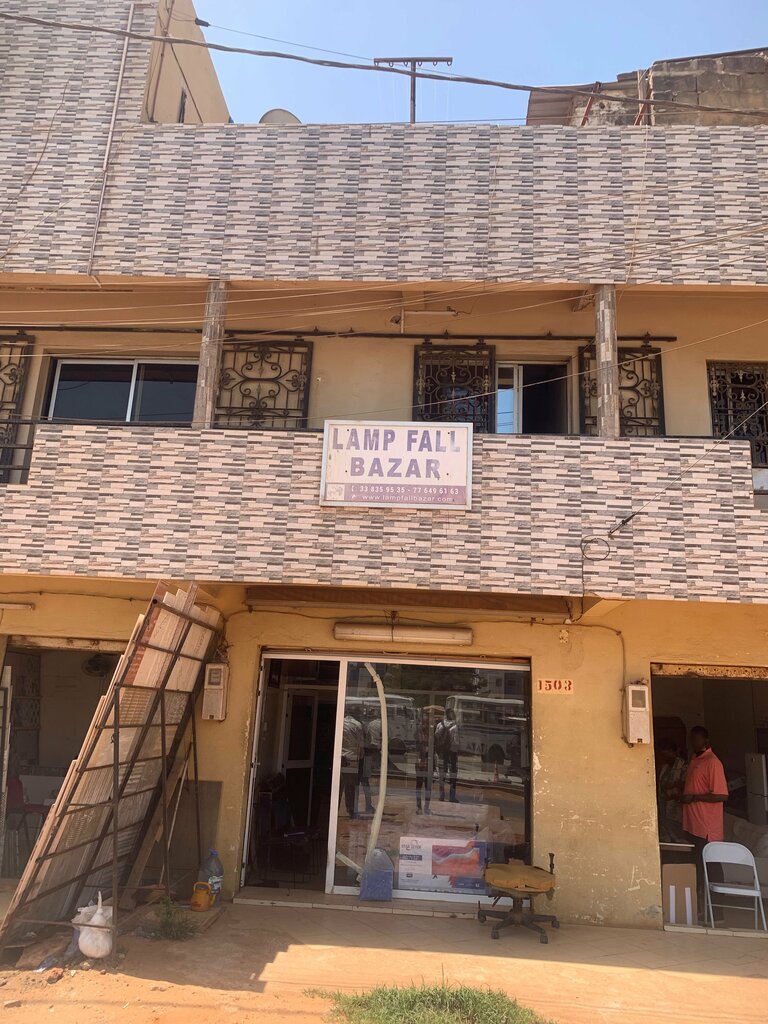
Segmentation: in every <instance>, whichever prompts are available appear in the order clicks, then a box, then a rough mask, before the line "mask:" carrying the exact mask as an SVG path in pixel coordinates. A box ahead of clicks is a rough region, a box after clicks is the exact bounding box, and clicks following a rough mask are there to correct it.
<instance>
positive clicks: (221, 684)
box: [202, 663, 229, 722]
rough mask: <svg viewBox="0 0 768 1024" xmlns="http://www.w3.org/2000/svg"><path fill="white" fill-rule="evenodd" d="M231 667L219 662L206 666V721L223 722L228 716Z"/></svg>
mask: <svg viewBox="0 0 768 1024" xmlns="http://www.w3.org/2000/svg"><path fill="white" fill-rule="evenodd" d="M228 690H229V667H228V666H227V665H222V664H219V663H214V664H212V665H206V666H205V682H204V684H203V714H202V717H203V719H204V720H205V721H210V722H223V721H224V719H225V718H226V717H227V694H228Z"/></svg>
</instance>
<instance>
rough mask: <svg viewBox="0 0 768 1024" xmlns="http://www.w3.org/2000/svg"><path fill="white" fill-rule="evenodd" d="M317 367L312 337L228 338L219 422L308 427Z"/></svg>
mask: <svg viewBox="0 0 768 1024" xmlns="http://www.w3.org/2000/svg"><path fill="white" fill-rule="evenodd" d="M311 370H312V342H311V341H302V340H296V341H292V342H276V341H236V342H228V343H226V344H225V345H224V350H223V352H222V361H221V373H220V375H219V390H218V395H217V397H216V419H215V422H216V426H217V427H240V428H244V429H251V430H253V429H287V430H306V427H307V416H308V413H309V379H310V373H311Z"/></svg>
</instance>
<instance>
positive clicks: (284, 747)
mask: <svg viewBox="0 0 768 1024" xmlns="http://www.w3.org/2000/svg"><path fill="white" fill-rule="evenodd" d="M297 696H304V697H310V698H311V700H312V739H311V743H310V756H309V757H308V758H300V759H299V760H298V761H294V762H291V764H290V765H289V763H288V750H289V747H290V733H291V728H290V726H291V716H292V714H293V702H294V700H295V698H296V697H297ZM319 703H320V700H319V698H318V696H317V694H316V693H315V692H314V691H312V692H310V688H309V687H306V686H294V685H292V684H289V685H288V686H286V688H285V690H284V691H283V699H282V702H281V705H280V722H281V728H280V742H279V744H278V748H277V750H278V754H277V763H278V764H279V765H280V770H281V771H282V773H283V776H284V777H285V779H286V782H287V781H288V777H287V775H286V772H287V771H288V769H289V768H309V794H308V796H307V817H310V816H311V813H312V784H313V782H314V779H315V748H316V740H317V735H316V733H317V706H318V704H319ZM306 824H307V825H309V821H307V822H306ZM301 827H303V826H301Z"/></svg>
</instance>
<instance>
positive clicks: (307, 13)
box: [196, 0, 768, 123]
mask: <svg viewBox="0 0 768 1024" xmlns="http://www.w3.org/2000/svg"><path fill="white" fill-rule="evenodd" d="M196 7H197V12H198V16H199V17H201V18H204V19H205V20H206V21H209V22H211V25H212V26H214V25H215V26H220V27H218V28H214V27H211V28H206V29H204V32H205V35H206V38H207V39H208V40H209V41H210V42H217V43H225V44H228V45H234V46H246V47H252V48H254V49H265V50H281V51H289V52H293V53H298V54H302V55H305V56H313V57H315V56H316V57H321V58H322V57H328V58H330V59H332V60H354V59H355V58H347V57H339V56H336V55H334V54H322V53H315V52H313V51H311V50H308V49H302V48H301V47H299V46H297V45H296V44H302V45H303V46H304V47H310V46H311V47H322V48H325V49H328V50H339V51H346V52H347V53H349V54H355V55H356V56H357V57H364V58H368V59H370V58H374V57H390V56H441V57H442V56H446V57H453V59H454V61H453V67H452V68H451V69H450V71H451V73H454V74H460V75H473V76H476V77H483V78H494V79H501V80H503V81H507V82H519V83H522V84H531V85H573V84H577V83H586V82H595V81H604V82H605V81H612V80H615V78H616V75H617V74H618V73H620V72H625V71H635V70H638V69H642V68H646V67H648V66H649V65H650V64H651V63H652V62H653V61H656V60H662V59H664V58H671V57H683V56H691V55H694V54H703V53H715V52H723V51H727V50H742V49H749V48H752V47H757V46H764V45H765V46H768V3H767V2H766V0H644V2H643V3H642V4H641V5H634V4H630V3H628V2H622V0H590V2H585V3H575V2H573V0H539V2H538V3H536V2H533V3H531V2H526V3H521V2H519V0H385V2H379V3H375V4H374V3H372V2H370V0H369V2H362V0H281V2H280V3H276V2H274V0H273V2H259V0H196ZM224 29H227V30H233V29H236V30H238V34H236V33H235V32H233V31H224ZM241 32H249V33H256V34H258V35H260V36H272V37H275V38H277V39H281V40H286V41H289V42H290V43H291V44H293V45H289V42H281V43H276V42H271V41H268V40H265V39H257V38H249V37H248V36H244V35H240V34H239V33H241ZM213 57H214V61H215V63H216V67H217V70H218V73H219V77H220V79H221V82H222V85H223V88H224V93H225V96H226V98H227V102H228V104H229V108H230V111H231V113H232V117H233V120H235V121H237V122H241V123H242V122H245V123H254V122H257V121H258V120H259V118H260V117H261V115H262V114H263V113H264V112H265V111H267V110H269V109H271V108H273V107H284V108H287V109H288V110H290V111H292V112H293V113H294V114H295V115H296V116H297V117H298V118H299V119H300V120H301V121H303V122H305V123H309V122H314V123H348V122H379V121H406V120H407V119H408V107H409V82H408V79H406V78H403V79H401V78H400V77H398V76H395V75H383V74H377V73H374V72H367V71H342V70H337V69H329V68H321V67H312V66H306V65H301V64H297V63H295V62H293V61H284V60H274V59H268V58H258V57H249V56H243V55H233V54H221V53H219V54H216V53H214V55H213ZM429 69H430V70H432V69H431V66H430V67H429ZM417 90H418V94H417V118H418V120H425V121H463V120H470V121H475V120H477V121H480V120H502V119H504V120H506V119H518V120H519V119H520V118H522V117H524V115H525V108H526V103H527V97H526V95H525V94H522V93H512V92H507V91H504V90H500V89H492V88H486V87H481V86H469V85H459V84H449V83H445V84H443V83H442V82H420V83H419V84H418V86H417Z"/></svg>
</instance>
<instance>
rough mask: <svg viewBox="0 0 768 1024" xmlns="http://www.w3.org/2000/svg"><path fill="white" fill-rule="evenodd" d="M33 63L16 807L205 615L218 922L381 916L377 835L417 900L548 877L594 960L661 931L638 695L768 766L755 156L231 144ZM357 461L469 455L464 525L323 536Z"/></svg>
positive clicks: (5, 417)
mask: <svg viewBox="0 0 768 1024" xmlns="http://www.w3.org/2000/svg"><path fill="white" fill-rule="evenodd" d="M6 6H7V8H8V9H9V10H10V11H11V12H14V11H15V12H16V13H18V14H26V13H28V12H29V4H21V3H18V4H16V3H11V4H9V5H6ZM33 6H34V9H35V15H36V16H38V17H40V18H42V19H43V20H48V21H51V22H55V21H57V19H58V18H60V17H61V16H60V15H59V12H58V8H59V5H57V4H54V3H52V2H45V0H40V2H38V3H35V4H34V5H33ZM83 6H84V7H85V8H87V11H85V12H83V11H81V15H82V16H83V17H82V18H81V20H85V14H87V15H88V17H89V18H91V19H92V23H93V24H94V25H95V26H103V27H110V28H117V29H121V30H122V29H125V27H126V26H127V25H128V24H130V25H131V26H132V27H131V31H132V32H134V33H135V35H136V36H138V37H141V36H147V35H152V34H154V32H155V26H156V24H157V25H159V26H160V29H159V30H160V32H161V33H163V32H165V31H170V32H171V34H172V35H180V34H181V31H182V30H181V27H180V26H182V25H187V26H189V21H188V20H186V19H187V17H188V15H189V8H188V7H187V5H186V4H185V5H181V4H177V13H178V11H179V10H182V8H183V10H182V14H183V15H184V19H180V20H179V21H178V23H176V22H174V20H173V14H174V12H173V10H170V9H169V7H168V5H167V4H165V5H163V6H162V9H161V10H157V9H156V7H155V6H154V5H139V4H135V5H134V4H129V3H127V2H123V0H114V2H111V3H109V4H104V3H103V2H102V3H99V4H97V3H95V2H91V0H88V2H87V3H85V5H81V7H83ZM169 17H170V19H171V20H170V21H169V20H168V19H169ZM158 19H159V21H158ZM0 24H1V25H2V31H3V34H4V36H5V43H6V45H5V46H4V47H3V55H4V56H3V61H4V62H5V61H7V65H6V64H5V63H4V65H3V73H2V77H1V78H0V90H2V92H3V95H2V97H0V99H2V102H1V103H0V131H2V136H3V146H2V152H3V154H4V156H3V158H2V162H1V163H0V171H1V174H0V202H1V203H2V204H3V206H4V207H6V208H7V209H9V210H11V211H12V215H11V216H8V217H6V218H4V219H3V222H2V223H0V289H1V290H0V323H2V329H1V333H2V338H0V352H2V360H1V362H2V367H1V368H0V381H1V382H2V388H3V389H4V390H3V391H2V392H0V398H2V404H0V415H2V422H3V430H4V434H3V438H2V471H1V472H2V481H3V482H2V490H1V491H0V507H1V508H2V516H0V544H1V545H2V550H3V552H4V556H3V559H2V566H1V570H0V606H2V608H3V612H2V616H3V617H2V620H1V621H0V632H1V633H2V645H3V648H4V649H5V652H6V663H7V664H9V665H10V666H11V668H12V670H13V675H14V678H16V679H17V683H16V684H15V693H16V694H17V699H18V700H25V701H27V703H26V704H24V705H23V707H22V705H21V704H20V705H19V710H18V714H17V715H16V718H15V719H14V721H15V722H16V727H17V733H16V738H15V739H13V738H12V749H11V754H12V757H11V761H12V764H11V768H12V771H15V772H16V774H17V775H23V776H24V777H25V779H27V780H28V779H29V778H34V777H35V776H36V775H39V776H40V777H42V778H45V779H46V780H49V779H55V776H56V771H58V770H59V769H60V768H65V767H66V762H67V760H68V759H69V758H71V757H73V756H75V754H76V752H77V749H78V736H79V735H80V734H81V733H83V732H84V731H85V728H86V727H87V721H88V717H89V714H90V713H91V711H90V708H92V706H93V697H90V698H86V697H85V696H84V694H85V692H86V685H87V684H86V681H85V680H86V678H90V679H93V678H94V676H95V677H97V678H98V677H99V676H100V675H106V674H107V672H108V670H109V662H108V659H109V658H110V657H112V656H113V655H114V654H115V653H117V652H119V651H120V650H121V648H122V646H124V645H125V643H126V641H127V639H128V637H129V635H130V632H131V629H132V627H133V624H134V622H135V619H136V615H137V614H138V613H139V612H140V611H141V610H142V607H143V604H144V603H145V602H146V600H147V598H148V596H149V595H150V594H151V592H152V588H153V585H154V583H155V582H156V581H158V580H168V579H170V580H174V581H185V580H194V581H197V582H198V583H199V584H200V586H201V587H202V589H203V590H204V591H205V593H206V595H207V596H206V600H208V601H209V602H210V603H211V604H213V605H215V606H216V607H217V608H218V609H219V610H220V611H221V612H222V614H223V616H224V619H225V622H226V627H225V634H224V641H225V647H226V653H225V654H222V658H225V659H226V663H227V665H228V668H229V698H228V706H227V710H226V715H225V716H224V718H223V720H221V721H215V720H203V719H202V718H201V719H200V721H199V743H200V751H199V756H200V765H199V767H200V773H201V777H202V779H203V782H204V822H205V829H206V838H207V839H208V840H209V841H210V842H211V843H212V844H215V845H216V847H217V849H218V850H219V851H220V853H221V856H222V860H223V863H224V867H225V891H226V892H227V894H228V895H233V894H237V893H240V896H241V898H248V895H249V893H250V894H251V896H253V892H254V891H255V889H256V887H262V888H263V887H264V886H267V887H268V886H269V885H270V884H272V885H275V886H277V885H282V884H289V885H291V886H296V885H298V886H302V885H306V886H310V887H311V886H313V885H314V886H315V887H317V888H320V889H325V890H326V891H335V892H342V893H347V892H350V891H354V890H355V886H356V879H357V873H358V869H359V867H360V866H361V864H362V860H363V859H364V856H365V851H366V849H367V847H368V845H369V843H370V841H371V835H372V831H373V830H374V829H376V830H377V832H376V837H377V842H378V844H379V845H381V846H383V847H384V848H385V849H386V850H387V852H388V853H389V855H390V856H391V857H392V859H393V861H394V863H395V867H396V871H397V875H396V887H397V889H398V891H399V892H400V894H401V895H403V896H408V895H411V896H413V895H424V893H425V892H428V893H432V895H438V896H439V897H440V898H447V899H465V900H470V899H475V898H476V893H477V882H476V879H477V873H476V870H475V869H476V864H473V863H472V862H473V859H474V860H477V859H479V858H482V857H483V856H486V855H491V854H493V855H494V856H518V857H523V858H526V859H528V858H530V859H532V861H533V862H534V863H538V864H541V865H544V866H546V864H547V857H548V854H549V853H550V852H553V853H554V854H555V858H556V868H557V874H558V889H557V893H556V896H555V906H556V908H557V913H558V914H560V915H561V916H562V917H563V918H564V919H570V920H580V921H591V922H599V923H609V924H631V925H635V926H641V927H660V926H661V922H662V914H661V902H662V901H661V874H660V866H661V861H660V850H659V839H660V833H659V815H658V809H657V799H656V778H655V764H654V752H653V742H652V741H653V734H652V732H653V731H652V730H651V732H650V733H649V735H648V736H647V737H646V742H642V743H637V742H632V737H631V735H627V733H626V730H625V728H624V725H623V714H624V711H623V699H624V693H625V687H626V684H628V683H633V682H639V681H644V683H645V684H646V685H647V686H648V693H649V697H650V699H651V702H652V705H653V708H652V716H653V723H655V728H656V733H657V738H658V736H659V735H661V733H662V732H663V733H664V734H665V735H666V734H667V733H669V734H674V735H677V731H679V730H680V728H682V732H683V739H682V741H681V742H682V743H684V742H685V739H684V733H685V730H686V728H688V727H690V725H691V724H697V723H699V722H701V721H705V722H706V723H707V724H708V725H709V727H710V731H711V733H712V737H713V745H714V746H715V749H716V750H719V752H720V753H721V754H722V755H723V758H724V760H725V761H726V767H727V768H728V770H729V773H730V776H731V777H732V778H733V779H734V780H736V779H737V778H738V771H739V766H740V765H743V759H744V755H745V753H747V752H751V751H758V750H759V749H762V748H761V746H760V744H761V743H763V740H764V738H765V733H766V730H767V729H768V610H767V609H766V604H767V603H768V580H767V579H766V574H765V568H764V566H765V556H766V540H765V537H766V520H765V515H766V513H765V511H764V508H763V506H764V504H765V492H766V491H768V415H767V414H766V403H768V346H767V345H766V325H768V291H767V290H766V286H768V263H767V259H766V256H767V254H766V246H765V237H764V232H763V231H762V230H761V228H760V225H761V211H762V210H763V209H764V204H765V198H766V196H765V193H766V188H767V186H766V183H765V179H764V175H763V174H762V170H761V168H762V167H763V166H764V162H765V159H766V155H768V135H767V134H766V130H765V129H764V128H759V127H758V128H746V127H741V126H726V127H717V128H709V127H701V126H672V127H666V128H655V127H646V128H644V129H639V130H632V129H631V128H625V127H621V126H614V127H598V128H589V127H587V128H584V129H582V130H580V131H574V130H572V129H570V128H557V127H552V126H546V127H540V128H539V127H528V128H524V129H515V128H509V129H508V128H496V127H494V128H488V127H477V126H447V127H428V126H411V127H408V126H386V127H381V126H365V125H362V126H343V127H337V126H334V127H328V126H322V125H310V126H290V127H287V126H271V125H260V126H240V125H232V124H228V123H226V122H227V120H228V115H227V112H226V106H225V105H224V103H223V100H222V99H221V98H220V96H219V95H218V94H217V93H216V92H215V90H213V92H212V88H213V87H212V86H211V84H210V83H211V76H212V69H211V67H210V65H209V64H208V62H207V57H206V58H205V60H203V58H202V57H200V58H199V62H198V63H197V64H196V63H194V62H190V58H189V56H188V55H186V54H185V55H183V56H180V57H179V60H178V61H177V62H175V59H174V60H173V61H172V60H171V57H172V53H171V52H170V50H169V46H170V44H168V45H167V46H166V47H165V48H161V47H160V46H159V44H157V43H152V42H151V41H149V40H147V39H142V38H131V39H130V40H129V41H128V43H127V44H125V42H124V40H123V38H121V37H119V36H118V37H112V36H107V35H104V36H101V35H98V34H97V33H94V34H93V39H92V40H91V41H90V45H89V46H88V47H87V53H86V50H85V49H84V47H83V40H82V33H81V34H78V33H77V32H74V31H69V30H55V31H54V29H53V28H46V27H43V26H39V25H34V26H33V25H29V24H25V23H22V22H18V23H11V22H8V21H4V22H2V23H0ZM175 48H176V49H178V50H179V51H181V50H182V47H181V45H178V46H177V47H175ZM158 50H159V52H158ZM197 52H198V51H195V53H197ZM199 52H200V53H201V54H203V55H205V51H199ZM163 53H165V62H164V66H165V67H166V68H169V67H170V69H171V70H166V71H165V72H163V71H162V70H161V69H160V60H161V57H162V56H163ZM21 56H23V58H24V59H23V61H22V60H20V59H19V58H20V57H21ZM22 65H23V68H24V73H23V74H22V71H21V67H22ZM174 68H175V70H174ZM182 69H183V71H182ZM164 75H165V76H167V77H165V78H164V77H163V76H164ZM153 76H154V77H153ZM185 80H186V84H185ZM30 81H31V82H32V83H33V85H34V87H32V86H30ZM158 82H159V83H160V85H158V87H157V89H156V90H155V88H154V87H155V85H156V84H157V83H158ZM147 83H149V85H148V84H147ZM182 89H183V90H184V91H185V92H186V94H187V97H196V102H195V104H190V103H189V100H185V101H184V103H185V115H184V117H179V112H180V106H181V104H182V99H181V96H182V93H181V91H180V90H182ZM155 93H156V95H155ZM148 97H150V99H148ZM148 104H149V105H148ZM190 106H194V107H195V108H196V109H197V111H198V114H197V115H196V118H195V120H196V121H197V122H199V123H192V115H190V114H189V110H190ZM113 113H114V117H113ZM166 121H167V122H170V123H164V122H166ZM176 122H179V123H176ZM181 122H183V123H181ZM30 131H31V132H32V137H33V139H34V140H36V145H35V146H34V147H33V148H32V149H30V148H29V146H27V147H26V148H25V149H22V148H21V140H22V136H24V137H25V138H28V137H29V132H30ZM330 420H333V421H351V422H352V423H359V424H363V423H372V424H373V426H371V427H370V428H369V429H371V430H373V429H376V425H377V424H378V425H380V429H381V430H382V431H383V430H384V429H385V428H387V427H389V428H390V429H391V428H392V426H393V425H397V424H408V425H410V426H409V429H414V430H426V431H427V432H429V431H430V430H431V431H433V433H432V434H431V435H430V438H431V439H430V440H428V441H426V442H424V443H425V444H434V443H435V441H434V439H435V436H436V435H435V434H434V431H436V430H437V429H440V427H441V426H442V429H444V430H446V431H450V429H451V427H453V428H454V429H456V430H458V428H459V426H461V425H463V424H465V423H471V424H472V426H473V434H474V436H473V439H472V447H471V465H472V488H471V501H470V502H469V507H468V508H461V507H451V506H445V507H440V506H439V505H438V506H437V507H417V508H410V507H397V504H396V503H394V502H396V501H397V497H396V493H393V492H388V493H389V495H390V496H389V497H385V498H384V499H383V500H382V498H381V497H377V498H371V497H370V496H369V497H368V498H366V499H364V501H363V504H364V505H365V504H366V503H367V505H366V507H346V506H341V507H337V506H331V505H327V504H321V500H320V497H321V484H322V482H323V467H324V451H323V447H324V445H323V441H324V438H323V428H324V425H325V424H326V422H327V421H330ZM361 429H362V428H361ZM387 486H389V485H388V484H387ZM379 493H380V492H379ZM425 500H427V501H428V500H431V499H425ZM411 503H413V504H417V505H418V504H420V502H419V501H415V502H411ZM421 504H423V502H421ZM52 652H53V653H55V656H56V658H57V659H58V660H57V661H56V663H55V664H51V665H49V662H50V661H51V656H52ZM74 652H76V653H77V657H75V654H74ZM64 654H69V655H71V658H70V661H71V662H72V664H71V665H69V667H67V664H65V659H64V658H63V656H64ZM97 656H101V658H102V659H107V661H103V660H102V661H101V662H98V664H95V663H94V658H97ZM379 686H381V688H382V691H383V694H384V704H383V705H382V704H381V700H380V697H381V693H380V691H379ZM92 689H93V686H92V685H91V690H89V691H88V692H91V691H92ZM382 707H386V712H387V713H386V720H387V721H386V726H387V727H386V730H385V731H386V733H387V735H386V737H384V736H383V735H382V733H383V730H382V725H383V723H382V713H381V709H382ZM75 708H76V709H77V712H75ZM65 711H66V715H65V714H64V712H65ZM25 715H26V717H25ZM443 720H447V721H449V722H451V723H453V727H454V728H453V739H452V740H451V743H450V744H446V743H445V740H444V739H438V734H439V731H438V728H437V726H438V725H439V723H440V722H441V721H443ZM22 722H26V725H22V724H20V723H22ZM648 722H649V729H650V727H651V724H652V723H651V712H649V716H648ZM440 735H442V734H440ZM385 739H386V743H385ZM649 741H650V742H649ZM14 759H15V761H14ZM27 785H29V783H28V782H27ZM44 785H45V786H48V785H50V786H52V787H54V788H55V782H49V781H46V782H45V783H44ZM385 790H386V792H385ZM441 796H442V799H441ZM380 801H381V802H382V803H383V804H384V815H383V817H382V815H380V814H378V815H377V813H376V812H377V808H378V804H379V802H380ZM739 810H740V808H739V807H738V806H736V805H734V807H733V808H732V811H733V814H734V816H738V814H739ZM280 815H282V819H281V822H282V828H281V827H280V826H279V825H277V824H276V821H277V819H278V818H280ZM377 819H378V823H377ZM287 824H290V825H291V827H292V828H293V829H294V830H296V831H297V832H300V833H301V834H302V841H304V840H306V844H307V845H308V846H311V851H310V852H309V853H308V852H307V850H306V849H304V848H302V849H301V850H298V851H297V850H296V849H294V847H293V846H292V845H291V844H290V843H287V844H286V842H285V841H284V839H285V836H284V833H285V831H286V828H285V826H286V825H287ZM276 839H279V840H282V843H281V842H275V840H276ZM295 845H296V844H294V846H295ZM414 850H417V851H420V852H419V853H418V854H417V853H414ZM425 850H426V851H428V852H429V853H431V855H432V857H433V861H432V865H433V867H434V865H436V864H438V863H441V862H442V859H443V858H445V857H448V858H450V857H454V856H459V857H463V858H465V861H462V863H465V865H467V866H465V867H464V868H463V869H461V871H460V870H459V869H451V870H449V869H447V868H446V870H445V871H442V870H437V869H435V870H434V871H433V872H429V871H427V872H426V875H427V876H429V877H427V878H426V879H425V877H423V875H424V872H422V873H420V872H419V871H418V870H417V869H413V870H410V869H409V865H410V866H412V865H413V864H414V863H415V861H414V858H415V857H417V856H421V855H422V854H423V853H424V851H425ZM275 851H276V852H275ZM273 858H274V859H273ZM275 865H277V868H276V866H275ZM286 865H287V866H286ZM281 872H282V873H281ZM286 872H287V875H286ZM462 872H463V873H462ZM436 878H437V881H435V879H436Z"/></svg>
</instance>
